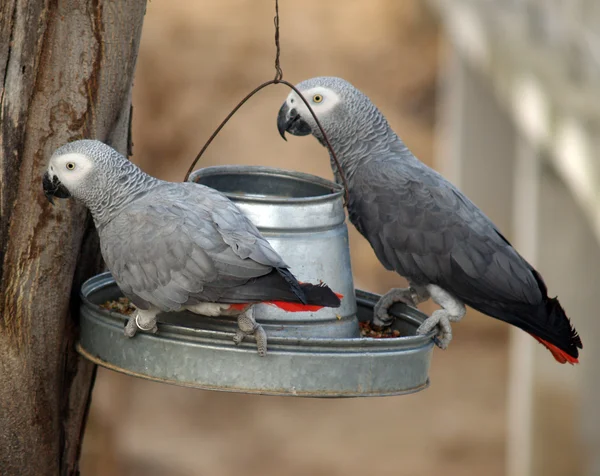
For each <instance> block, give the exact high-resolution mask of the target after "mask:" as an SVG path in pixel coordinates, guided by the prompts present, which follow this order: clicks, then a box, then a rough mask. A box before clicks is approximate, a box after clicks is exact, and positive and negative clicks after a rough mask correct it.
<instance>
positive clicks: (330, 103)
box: [285, 86, 341, 119]
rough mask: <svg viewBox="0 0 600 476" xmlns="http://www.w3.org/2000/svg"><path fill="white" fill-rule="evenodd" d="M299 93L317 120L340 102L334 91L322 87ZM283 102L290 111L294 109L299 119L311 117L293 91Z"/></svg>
mask: <svg viewBox="0 0 600 476" xmlns="http://www.w3.org/2000/svg"><path fill="white" fill-rule="evenodd" d="M301 92H302V96H304V97H305V98H306V100H307V101H308V103H309V104H310V107H312V109H313V111H315V114H316V115H317V117H318V118H319V119H321V118H322V117H325V116H327V114H328V113H329V112H331V110H332V109H333V108H334V107H335V106H336V105H337V104H338V103H339V102H340V101H341V99H340V97H339V96H338V95H337V93H336V92H335V91H333V90H331V89H329V88H325V87H323V86H316V87H314V88H310V89H307V90H306V91H301ZM285 102H286V103H287V105H288V107H289V108H290V109H291V108H294V109H296V111H298V113H299V114H300V116H301V117H303V118H305V119H308V118H309V117H311V116H312V115H311V113H310V111H309V110H308V108H307V107H306V104H304V101H302V99H300V98H299V97H298V95H297V94H296V92H295V91H292V92H291V93H290V94H289V95H288V97H287V99H286V101H285Z"/></svg>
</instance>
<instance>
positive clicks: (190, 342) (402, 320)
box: [78, 273, 433, 397]
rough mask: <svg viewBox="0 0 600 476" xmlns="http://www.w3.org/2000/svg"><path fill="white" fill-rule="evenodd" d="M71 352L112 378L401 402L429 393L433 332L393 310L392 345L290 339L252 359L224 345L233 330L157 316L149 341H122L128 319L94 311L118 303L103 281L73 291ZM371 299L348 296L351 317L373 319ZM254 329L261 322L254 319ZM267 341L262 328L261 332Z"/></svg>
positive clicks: (222, 323)
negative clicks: (76, 296) (75, 314)
mask: <svg viewBox="0 0 600 476" xmlns="http://www.w3.org/2000/svg"><path fill="white" fill-rule="evenodd" d="M81 296H82V304H81V338H80V342H79V344H78V351H79V352H80V353H81V354H82V355H83V356H85V357H86V358H88V359H90V360H91V361H93V362H95V363H97V364H98V365H101V366H103V367H107V368H109V369H112V370H116V371H118V372H123V373H125V374H128V375H133V376H136V377H142V378H146V379H150V380H155V381H159V382H164V383H170V384H175V385H181V386H186V387H194V388H201V389H209V390H222V391H231V392H244V393H257V394H266V395H290V396H304V397H360V396H384V395H401V394H408V393H414V392H418V391H420V390H423V389H425V388H427V386H428V385H429V379H428V372H429V365H430V361H431V355H432V351H433V342H432V337H433V332H432V333H431V334H429V335H426V336H417V335H415V331H416V329H417V327H418V326H419V325H420V324H421V323H422V322H423V320H424V319H425V318H426V316H425V315H424V314H423V313H421V312H420V311H418V310H417V309H413V308H410V307H408V306H405V305H402V304H396V305H395V307H394V308H393V313H394V315H395V316H396V317H397V319H396V322H395V324H394V328H395V329H398V330H399V331H400V333H401V336H403V337H398V338H385V339H371V338H360V337H357V338H330V337H328V338H314V337H308V338H298V337H279V336H271V335H270V336H269V342H268V354H267V356H266V357H260V356H259V355H258V354H257V352H256V344H255V342H254V340H253V339H252V338H247V342H246V341H244V342H243V343H242V344H241V345H240V346H236V345H234V343H233V332H234V329H235V323H234V321H232V320H228V319H226V318H208V317H203V316H197V315H194V314H191V313H188V312H181V313H168V314H161V315H159V316H158V320H159V324H158V333H157V334H155V335H152V334H147V333H143V332H142V333H138V335H136V336H135V337H134V338H132V339H129V338H127V337H125V336H124V335H123V327H124V325H125V322H126V320H127V318H126V317H125V316H123V315H121V314H118V313H116V312H112V311H108V310H106V309H103V308H101V307H100V304H102V303H104V302H106V301H108V300H114V299H117V298H118V297H120V296H121V292H120V290H119V288H118V287H117V285H116V284H115V282H114V280H113V278H112V276H111V275H110V273H103V274H99V275H97V276H95V277H93V278H91V279H89V280H88V281H86V282H85V283H84V285H83V286H82V289H81ZM378 298H379V296H378V295H375V294H371V293H368V292H364V291H360V290H357V291H356V301H357V305H358V313H357V317H358V319H359V320H360V321H367V320H370V319H371V318H372V312H373V305H374V304H375V303H376V302H377V300H378ZM256 318H257V320H259V321H260V314H259V313H258V312H257V315H256ZM265 330H266V331H267V334H269V330H270V329H269V327H268V326H267V325H265Z"/></svg>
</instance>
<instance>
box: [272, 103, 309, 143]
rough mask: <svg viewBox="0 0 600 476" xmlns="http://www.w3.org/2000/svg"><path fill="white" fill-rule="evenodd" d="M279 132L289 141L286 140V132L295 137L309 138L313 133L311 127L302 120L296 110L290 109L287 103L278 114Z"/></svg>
mask: <svg viewBox="0 0 600 476" xmlns="http://www.w3.org/2000/svg"><path fill="white" fill-rule="evenodd" d="M277 130H278V131H279V134H280V135H281V137H282V138H283V140H287V139H286V138H285V133H286V132H289V133H290V134H293V135H295V136H307V135H308V134H310V133H312V129H311V127H310V126H309V125H308V124H307V123H306V121H304V119H302V116H300V114H299V113H298V111H297V110H296V109H295V108H291V109H290V107H289V106H288V104H287V102H284V103H283V106H281V109H279V114H277Z"/></svg>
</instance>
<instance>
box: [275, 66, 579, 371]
mask: <svg viewBox="0 0 600 476" xmlns="http://www.w3.org/2000/svg"><path fill="white" fill-rule="evenodd" d="M297 88H298V89H299V90H300V91H301V93H302V95H303V96H304V97H305V98H306V99H307V100H308V101H309V103H310V105H311V107H312V108H313V110H314V111H315V113H316V115H317V117H318V118H319V121H320V122H321V124H322V126H323V128H324V129H325V132H326V133H327V137H328V138H329V140H330V142H331V145H332V147H333V149H334V151H335V152H336V155H337V157H338V159H339V161H340V163H341V167H342V170H343V171H344V175H345V177H346V179H347V182H348V192H349V201H348V214H349V218H350V221H351V222H352V223H353V224H354V226H355V227H356V228H357V229H358V231H359V232H360V233H361V234H362V235H363V236H364V237H365V238H366V239H367V240H368V241H369V243H370V244H371V246H372V248H373V250H374V251H375V254H376V255H377V257H378V258H379V260H380V261H381V263H382V264H383V265H384V266H385V267H386V268H387V269H388V270H394V271H396V272H397V273H398V274H400V275H401V276H403V277H405V278H407V280H408V281H409V288H406V289H392V290H391V291H390V292H388V293H387V294H385V295H384V296H383V297H382V298H381V300H380V301H379V302H378V303H377V305H376V306H375V316H374V321H373V322H374V324H376V325H379V326H383V325H388V324H390V323H391V320H392V318H391V316H390V315H389V314H388V309H389V307H390V306H391V305H392V304H393V303H394V302H398V301H401V302H404V303H407V304H410V305H415V306H416V305H417V304H419V303H420V302H423V301H425V300H427V299H429V298H431V299H433V301H434V302H435V303H436V304H438V305H439V306H440V307H441V309H439V310H436V311H434V312H433V314H432V315H431V316H430V317H429V318H428V319H427V320H426V321H425V322H424V323H423V324H422V325H421V326H420V328H419V329H418V332H419V333H427V332H429V331H430V330H431V329H433V328H434V327H435V326H438V335H437V343H438V345H439V346H440V347H442V348H446V347H447V345H448V343H449V342H450V340H451V339H452V329H451V326H450V323H451V322H457V321H459V320H460V319H462V317H463V316H464V315H465V312H466V309H465V304H467V305H469V306H471V307H473V308H474V309H477V310H478V311H481V312H483V313H484V314H487V315H489V316H492V317H495V318H497V319H500V320H503V321H505V322H508V323H509V324H512V325H514V326H517V327H519V328H521V329H523V330H524V331H526V332H528V333H530V334H531V335H532V336H533V337H534V338H535V339H537V340H538V341H539V342H540V343H542V344H543V345H544V346H546V347H547V348H548V350H550V352H551V353H552V355H553V356H554V358H555V359H556V360H557V361H559V362H561V363H565V362H569V363H572V364H574V363H577V362H578V355H579V351H578V349H581V348H582V344H581V339H580V338H579V336H578V334H577V332H576V331H575V329H574V328H573V326H572V325H571V323H570V321H569V319H568V318H567V316H566V315H565V312H564V311H563V309H562V307H561V305H560V304H559V302H558V300H557V299H556V298H549V297H548V294H547V290H546V285H545V284H544V281H543V279H542V277H541V276H540V275H539V273H538V272H537V271H536V270H535V269H534V268H533V267H532V266H531V265H530V264H529V263H527V261H525V259H523V258H522V257H521V256H520V255H519V254H518V253H517V251H515V249H514V248H513V247H512V246H511V244H510V243H509V242H508V241H507V240H506V238H504V237H503V236H502V234H501V233H500V232H499V231H498V229H497V228H496V226H495V225H494V224H493V223H492V221H491V220H490V219H489V218H488V217H487V216H486V215H485V214H484V213H483V212H482V211H481V210H480V209H479V208H477V206H475V205H474V204H473V203H472V202H471V201H470V200H469V199H468V198H467V197H466V196H465V195H463V194H462V193H461V192H460V190H458V189H457V188H456V187H454V186H453V185H452V184H451V183H450V182H448V181H447V180H446V179H444V177H442V176H441V175H440V174H439V173H437V172H435V171H434V170H432V169H431V168H429V167H427V166H426V165H425V164H423V163H422V162H421V161H419V160H418V159H417V158H416V157H415V156H414V155H413V154H412V153H411V151H410V150H409V149H408V148H407V147H406V145H405V144H404V142H402V140H401V139H400V138H399V137H398V136H397V135H396V133H395V132H394V131H393V130H392V129H391V128H390V126H389V125H388V122H387V120H386V119H385V117H384V116H383V114H382V113H381V112H380V111H379V110H378V109H377V107H376V106H375V105H374V104H373V103H372V102H371V101H370V100H369V98H368V97H367V96H365V95H364V94H363V93H361V92H360V91H359V90H357V89H356V88H355V87H354V86H352V85H351V84H350V83H348V82H347V81H345V80H343V79H340V78H333V77H320V78H312V79H309V80H307V81H304V82H302V83H300V84H298V85H297ZM277 127H278V129H279V133H280V134H281V136H282V137H283V138H284V139H285V132H289V133H291V134H294V135H298V136H304V135H309V134H312V135H313V136H315V137H316V138H317V139H318V140H319V142H320V143H321V144H322V145H325V140H324V138H323V137H322V134H321V132H320V130H319V128H318V127H317V124H316V122H315V120H314V119H313V117H312V115H311V114H310V112H309V110H308V108H307V107H306V105H305V104H304V103H303V102H302V100H301V99H300V98H299V97H298V95H297V94H296V93H295V92H293V91H292V92H291V93H290V94H289V95H288V97H287V99H286V101H285V102H284V104H283V106H282V107H281V109H280V110H279V114H278V118H277ZM331 164H332V168H333V171H334V175H335V176H336V180H337V181H338V182H341V180H340V177H339V173H338V171H337V169H336V167H335V163H334V161H333V159H331Z"/></svg>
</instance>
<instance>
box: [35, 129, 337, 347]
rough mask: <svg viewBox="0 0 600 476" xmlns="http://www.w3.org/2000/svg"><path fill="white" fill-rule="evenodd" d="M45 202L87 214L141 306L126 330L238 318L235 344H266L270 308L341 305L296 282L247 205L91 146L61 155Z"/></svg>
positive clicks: (65, 149) (49, 176)
mask: <svg viewBox="0 0 600 476" xmlns="http://www.w3.org/2000/svg"><path fill="white" fill-rule="evenodd" d="M43 189H44V193H45V194H46V196H47V197H48V199H49V200H50V201H51V202H52V201H53V200H52V199H53V197H58V198H69V197H74V198H75V199H77V200H79V201H81V202H83V204H84V205H85V206H87V207H88V208H89V210H90V211H91V213H92V216H93V218H94V223H95V225H96V228H97V230H98V234H99V236H100V247H101V251H102V256H103V258H104V260H105V262H106V265H107V267H108V269H109V270H110V271H111V273H112V275H113V277H114V278H115V280H116V282H117V284H118V286H119V288H120V289H121V291H122V292H123V294H124V295H125V296H127V297H128V298H129V299H130V300H131V301H132V302H133V303H134V304H135V306H136V307H137V311H136V313H135V314H134V315H133V317H132V318H131V319H130V320H129V322H128V323H127V325H126V326H125V335H127V336H128V337H133V336H134V335H135V333H136V332H137V330H138V329H141V330H145V331H150V332H156V331H157V326H156V316H157V314H158V313H159V312H161V311H178V310H183V309H187V310H190V311H192V312H194V313H198V314H202V315H206V316H217V315H229V316H237V319H238V328H239V329H238V331H237V333H236V335H235V337H234V342H235V343H236V344H239V343H240V342H241V341H242V339H243V338H244V337H245V336H246V335H250V334H253V335H254V336H255V338H256V343H257V346H258V352H259V354H260V355H264V354H265V353H266V350H267V338H266V333H265V331H264V329H263V328H262V327H261V326H260V325H259V324H258V323H257V322H256V320H255V319H254V316H253V304H255V303H260V302H265V303H269V304H273V305H275V306H278V307H280V308H282V309H284V310H286V311H291V312H293V311H315V310H318V309H320V308H322V307H339V306H340V296H339V295H336V294H335V293H334V292H333V291H331V289H329V288H328V287H327V286H325V285H312V284H306V283H299V282H298V281H297V280H296V278H295V277H294V276H293V275H292V273H291V272H290V271H289V269H288V266H287V265H286V264H285V263H284V261H283V260H282V258H281V257H280V256H279V255H278V254H277V252H276V251H275V250H274V249H273V248H272V247H271V245H270V244H269V242H268V241H267V240H266V239H265V238H264V237H263V236H262V235H261V234H260V232H259V231H258V229H257V228H256V226H255V225H254V224H253V223H252V222H251V221H250V220H249V219H248V218H247V217H246V216H245V215H244V214H243V213H242V212H241V211H240V209H239V208H238V207H237V206H236V205H235V204H234V203H233V202H232V201H230V200H229V199H228V198H227V197H226V196H224V195H222V194H221V193H220V192H218V191H216V190H214V189H212V188H209V187H206V186H204V185H199V184H194V183H189V182H188V183H172V182H165V181H163V180H158V179H156V178H154V177H151V176H150V175H148V174H146V173H144V172H143V171H142V170H140V169H139V168H138V167H137V166H135V165H134V164H132V163H131V162H130V161H129V160H127V159H126V158H125V157H123V156H122V155H121V154H119V153H118V152H117V151H115V150H114V149H112V148H111V147H109V146H107V145H105V144H103V143H102V142H99V141H94V140H80V141H76V142H71V143H69V144H66V145H64V146H62V147H60V148H59V149H57V150H56V152H54V154H53V155H52V157H51V158H50V162H49V164H48V169H47V171H46V173H45V174H44V177H43Z"/></svg>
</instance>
